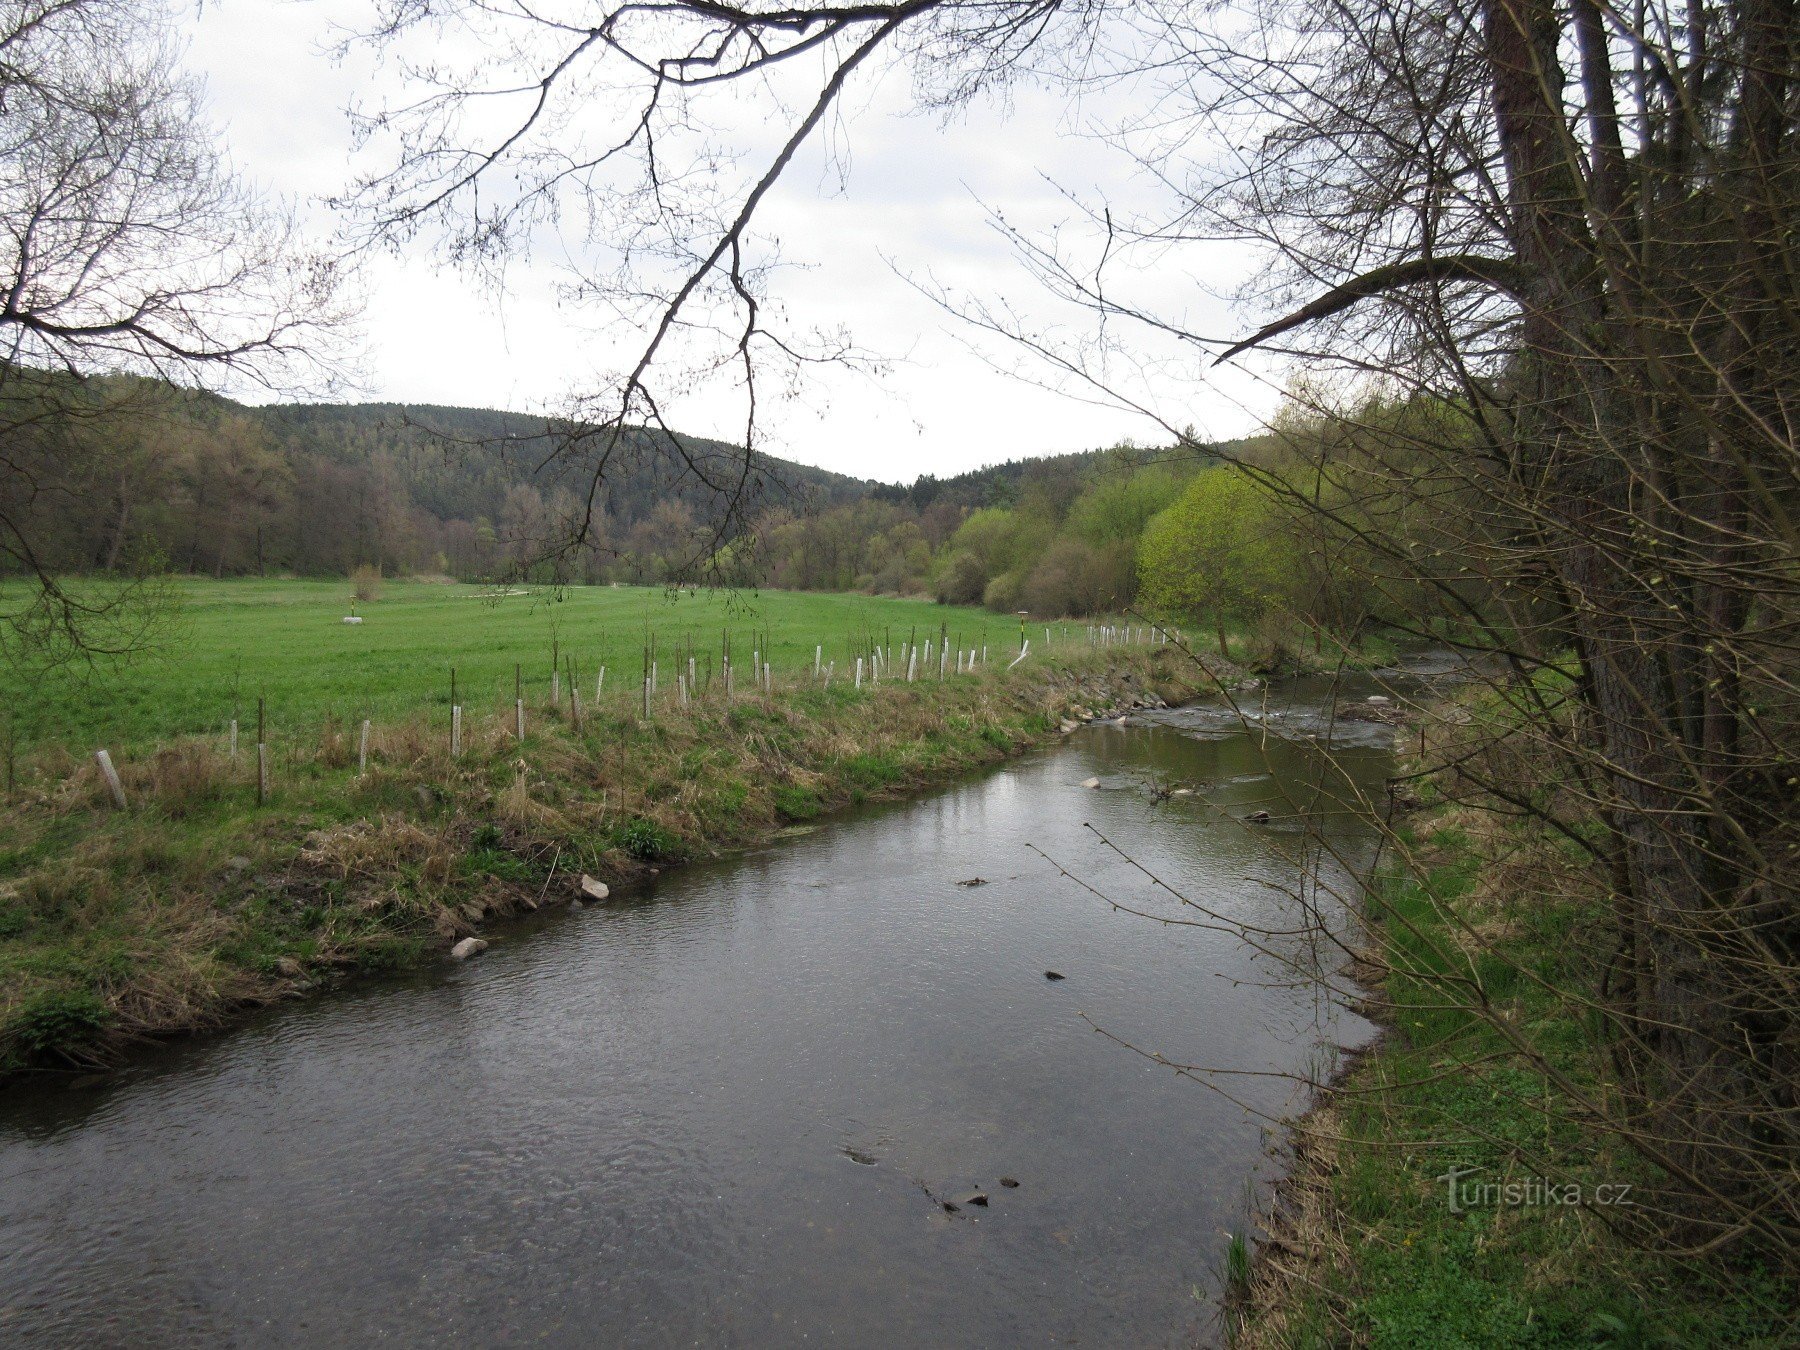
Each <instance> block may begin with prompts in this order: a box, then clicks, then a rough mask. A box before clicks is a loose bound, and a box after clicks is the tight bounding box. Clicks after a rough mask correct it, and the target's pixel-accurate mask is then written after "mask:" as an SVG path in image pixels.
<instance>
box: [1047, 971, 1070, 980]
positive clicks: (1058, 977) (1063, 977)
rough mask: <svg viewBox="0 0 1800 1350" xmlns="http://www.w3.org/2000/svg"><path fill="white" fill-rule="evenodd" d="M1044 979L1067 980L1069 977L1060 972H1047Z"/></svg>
mask: <svg viewBox="0 0 1800 1350" xmlns="http://www.w3.org/2000/svg"><path fill="white" fill-rule="evenodd" d="M1044 978H1045V979H1046V980H1066V979H1068V978H1069V977H1068V976H1067V975H1065V974H1063V973H1062V972H1061V971H1060V970H1046V971H1045V972H1044Z"/></svg>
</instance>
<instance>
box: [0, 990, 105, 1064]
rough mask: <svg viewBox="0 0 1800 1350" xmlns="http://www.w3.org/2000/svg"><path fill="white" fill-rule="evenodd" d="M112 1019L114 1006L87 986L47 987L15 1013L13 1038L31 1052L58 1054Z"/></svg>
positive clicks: (34, 1054)
mask: <svg viewBox="0 0 1800 1350" xmlns="http://www.w3.org/2000/svg"><path fill="white" fill-rule="evenodd" d="M110 1021H112V1009H111V1008H108V1007H107V1006H106V1004H105V1003H104V1002H103V1001H102V1000H101V999H100V997H99V996H98V995H97V994H93V993H90V992H89V991H87V990H85V989H57V990H47V991H45V992H44V993H41V994H34V995H33V996H32V997H30V998H28V999H26V1000H25V1002H24V1004H23V1005H22V1006H21V1007H20V1009H19V1011H18V1012H17V1013H15V1014H14V1015H13V1019H12V1026H11V1027H10V1028H8V1030H9V1031H10V1032H11V1033H12V1034H11V1036H10V1038H9V1039H11V1040H12V1041H14V1042H15V1043H16V1044H17V1045H19V1046H20V1047H21V1048H23V1049H24V1050H25V1052H26V1053H27V1054H28V1055H32V1056H36V1055H54V1054H58V1053H62V1052H66V1051H69V1050H73V1049H75V1048H76V1047H77V1046H79V1045H80V1044H82V1043H83V1042H85V1041H89V1040H92V1039H93V1037H94V1035H95V1033H96V1032H98V1031H100V1030H102V1029H103V1028H104V1027H105V1026H106V1024H107V1023H108V1022H110Z"/></svg>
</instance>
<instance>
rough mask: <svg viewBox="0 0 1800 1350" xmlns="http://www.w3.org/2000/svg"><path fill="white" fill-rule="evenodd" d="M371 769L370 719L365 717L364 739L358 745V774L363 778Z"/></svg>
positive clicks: (363, 726) (363, 725)
mask: <svg viewBox="0 0 1800 1350" xmlns="http://www.w3.org/2000/svg"><path fill="white" fill-rule="evenodd" d="M368 771H369V719H368V718H366V717H365V718H363V724H362V741H361V743H360V744H358V746H357V747H356V776H357V777H358V778H361V777H362V776H363V775H364V774H366V773H368Z"/></svg>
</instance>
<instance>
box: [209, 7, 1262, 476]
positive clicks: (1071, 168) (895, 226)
mask: <svg viewBox="0 0 1800 1350" xmlns="http://www.w3.org/2000/svg"><path fill="white" fill-rule="evenodd" d="M333 13H336V14H339V15H354V14H355V13H356V10H355V9H354V8H350V7H348V6H346V5H345V4H344V0H312V2H310V3H294V2H292V0H207V3H205V4H204V6H203V7H202V8H201V9H199V10H198V11H197V12H194V13H191V14H189V15H188V17H187V18H186V19H185V20H184V28H185V30H186V34H187V38H188V42H189V64H190V66H191V67H192V68H193V69H194V70H195V71H196V72H198V73H199V74H200V75H201V76H202V77H203V78H204V80H205V81H206V85H207V89H208V95H209V102H210V106H211V109H212V112H213V114H214V117H215V119H216V121H217V122H218V124H219V126H220V130H221V134H222V135H223V137H224V139H225V141H226V144H227V146H228V147H229V149H230V152H231V155H232V158H233V160H234V162H235V163H236V165H237V167H238V169H239V170H240V171H241V172H243V173H244V174H246V175H247V176H249V177H250V178H252V179H253V180H255V181H256V182H258V183H260V184H262V185H264V186H265V187H267V188H269V189H272V190H274V191H275V192H278V193H280V194H282V195H284V196H287V197H289V198H292V199H294V200H295V201H297V202H299V203H302V204H303V205H305V207H306V210H307V213H308V218H309V220H310V221H312V222H313V223H314V224H315V225H317V227H318V228H319V229H320V230H321V231H323V230H325V229H328V228H329V227H330V224H331V219H330V216H329V214H328V213H327V212H326V211H325V210H324V209H323V208H322V207H319V206H317V205H316V204H315V203H316V199H317V198H318V197H319V196H321V195H322V194H326V193H330V192H333V191H335V190H338V189H340V188H341V187H342V186H343V185H344V183H345V180H346V178H347V176H348V174H349V172H350V164H351V162H352V146H351V136H350V130H349V125H348V122H347V119H346V117H345V113H344V109H345V107H346V105H347V104H348V103H349V102H350V101H351V99H352V98H354V97H356V96H358V95H361V96H363V97H365V98H367V97H368V96H369V95H370V94H371V93H372V92H373V93H379V92H380V91H381V87H382V82H383V81H384V80H385V79H387V78H389V77H388V76H386V75H384V74H383V73H382V72H381V71H380V70H379V69H378V68H376V67H374V66H373V65H372V64H370V63H368V62H366V61H364V60H360V59H354V58H353V59H352V60H351V61H349V62H348V63H342V64H340V63H338V62H335V61H333V60H332V59H331V58H330V57H328V56H327V55H326V44H327V40H328V35H329V23H330V19H331V16H332V14H333ZM905 93H906V91H905V88H904V86H903V82H902V81H901V80H899V79H896V78H889V79H887V80H885V81H881V82H877V81H874V80H868V81H864V83H863V84H862V85H861V86H860V87H858V88H857V89H855V91H854V96H853V98H852V99H851V100H850V101H849V103H848V104H847V116H846V118H845V119H844V122H843V124H842V125H841V127H839V128H838V129H837V130H836V131H835V132H834V133H833V135H832V137H831V142H830V145H829V146H825V145H819V146H815V147H812V150H811V153H809V155H807V156H806V157H804V158H803V159H802V160H797V161H796V162H795V164H794V165H793V167H792V168H791V170H790V172H789V175H788V177H787V178H786V179H785V180H784V183H783V186H782V187H781V188H780V189H779V190H778V192H777V194H776V195H775V196H774V197H773V198H771V200H770V202H769V204H768V209H767V210H766V212H765V215H764V217H763V222H762V223H763V228H764V229H765V230H768V231H770V232H772V233H775V234H778V235H779V236H780V238H781V240H782V248H783V252H784V255H785V256H786V257H787V258H788V259H789V260H790V261H792V262H794V263H796V264H802V266H798V267H795V268H792V269H790V270H787V271H784V272H783V273H781V274H779V276H778V277H777V279H776V280H775V282H774V283H773V291H774V295H775V298H777V299H779V300H780V301H782V302H783V303H785V305H786V306H787V307H788V310H789V312H790V313H792V314H794V315H796V316H798V317H800V318H803V319H804V320H806V321H809V322H811V323H813V324H816V325H817V326H820V327H826V328H829V327H833V326H836V325H839V324H842V325H844V326H846V327H847V328H848V329H849V330H850V332H851V333H852V334H853V335H854V337H855V338H856V339H857V340H858V341H859V342H860V343H861V344H862V345H863V346H865V347H867V348H871V349H873V350H874V351H876V352H878V353H880V354H882V355H885V356H888V357H891V358H894V360H895V363H896V364H895V365H894V367H893V369H892V372H891V373H890V374H887V375H885V376H882V377H880V378H878V379H870V378H867V377H860V376H851V375H847V374H832V375H827V376H825V377H823V378H822V379H821V380H820V381H818V382H817V383H816V384H815V385H814V386H812V387H810V388H809V389H808V390H807V392H806V395H805V397H804V398H803V399H802V400H801V402H799V403H797V404H788V405H785V406H783V407H782V408H780V409H779V411H778V412H777V413H776V414H775V416H774V417H773V418H772V419H770V422H769V424H768V426H767V428H766V430H767V433H768V435H769V439H768V441H767V442H766V446H765V448H768V449H770V450H772V451H774V452H775V453H780V454H785V455H787V456H789V457H791V458H794V459H797V460H800V461H802V462H805V463H808V464H815V465H820V466H822V467H826V468H831V469H835V470H838V471H840V472H844V473H851V474H855V475H857V476H862V477H873V478H882V479H888V480H895V481H910V480H911V479H912V478H914V477H915V476H917V475H918V474H920V473H936V474H940V475H941V474H947V473H956V472H959V471H962V470H964V469H969V468H973V467H976V466H977V465H980V464H984V463H992V462H995V461H998V460H1002V459H1009V458H1015V457H1019V456H1030V455H1038V454H1046V453H1055V452H1059V451H1065V450H1081V449H1091V448H1094V447H1097V446H1104V445H1109V444H1112V443H1115V442H1116V441H1118V440H1120V439H1122V438H1128V437H1129V438H1133V439H1136V440H1138V441H1140V442H1144V443H1152V444H1154V443H1158V442H1160V441H1161V440H1163V439H1165V438H1164V437H1163V435H1162V433H1161V432H1159V431H1158V429H1157V428H1156V427H1155V426H1154V425H1153V424H1152V423H1150V422H1148V421H1146V420H1145V419H1143V418H1141V417H1136V416H1133V415H1131V414H1129V413H1126V412H1122V411H1119V410H1116V409H1108V408H1102V407H1096V406H1092V405H1091V404H1088V403H1084V402H1082V401H1079V400H1076V399H1072V398H1069V397H1065V396H1061V395H1058V394H1054V393H1050V392H1047V391H1045V390H1042V389H1039V388H1036V387H1033V386H1032V385H1031V384H1030V383H1027V382H1025V381H1023V380H1021V379H1019V378H1017V377H1016V376H1014V375H1009V374H1004V373H1001V372H1000V371H998V370H996V369H994V368H993V365H992V364H991V363H990V361H984V360H983V359H982V358H981V356H980V355H978V354H976V352H972V351H971V350H970V344H971V342H973V343H974V344H975V346H976V347H977V349H978V350H980V351H985V352H987V353H988V354H989V356H990V357H991V358H992V360H994V361H998V362H1000V363H1001V364H1010V363H1012V362H1014V360H1015V357H1016V353H1015V352H1013V351H1012V350H1010V349H1008V348H1007V347H1006V346H1005V344H998V343H996V342H994V341H993V340H991V339H990V340H988V341H986V342H982V341H981V340H980V339H979V336H978V335H977V334H975V333H974V332H973V331H972V330H970V329H969V328H967V327H966V326H965V325H962V324H960V323H959V322H958V321H957V320H956V319H954V318H953V317H951V316H949V315H946V314H945V313H944V312H943V311H942V310H941V309H939V308H938V307H936V306H935V305H933V304H932V303H931V302H930V301H928V300H927V299H925V298H924V297H923V296H921V295H920V294H919V293H918V292H917V290H915V289H914V287H912V286H911V285H909V284H908V283H907V281H906V280H905V279H904V275H902V274H912V275H914V276H923V275H925V274H926V273H929V274H930V275H932V276H933V277H935V278H937V279H938V280H939V281H941V282H943V283H945V284H946V285H948V286H950V287H952V288H954V289H956V290H958V291H960V292H963V293H966V294H970V295H975V296H980V297H982V298H984V299H987V300H990V301H1002V302H1004V303H1007V304H1010V305H1012V306H1013V307H1014V308H1015V309H1016V311H1017V312H1019V313H1021V314H1022V315H1024V316H1025V318H1026V320H1027V322H1028V324H1032V325H1036V324H1042V325H1043V326H1045V327H1046V328H1049V327H1051V326H1053V325H1055V324H1057V323H1060V322H1066V321H1067V320H1068V319H1069V318H1070V317H1071V316H1069V315H1065V314H1061V313H1059V312H1057V311H1056V310H1055V309H1054V307H1052V306H1051V305H1050V304H1049V302H1048V301H1047V300H1046V299H1045V298H1044V297H1043V295H1042V293H1041V291H1040V289H1039V288H1038V286H1037V285H1036V283H1035V282H1034V281H1033V280H1032V279H1031V278H1029V277H1028V276H1026V275H1025V274H1024V273H1023V272H1022V271H1021V270H1020V268H1019V267H1018V265H1017V263H1016V262H1015V260H1014V258H1013V255H1012V253H1011V250H1010V249H1009V247H1008V245H1007V244H1006V243H1005V241H1004V240H1002V239H1001V238H1000V237H999V236H998V235H997V234H996V233H995V231H994V230H993V229H992V227H991V225H990V223H989V220H988V215H987V212H986V210H985V209H984V203H986V204H988V205H992V206H996V207H1000V208H1002V209H1003V210H1004V211H1005V214H1006V217H1007V219H1008V220H1009V221H1010V222H1012V223H1014V224H1019V225H1024V226H1026V227H1028V228H1049V227H1051V226H1054V225H1055V224H1057V223H1058V221H1059V220H1061V219H1062V218H1063V217H1064V216H1066V215H1067V213H1068V208H1067V206H1066V203H1065V202H1064V201H1063V199H1062V198H1061V196H1060V195H1059V194H1058V193H1057V191H1056V190H1055V189H1054V188H1053V187H1052V186H1051V185H1050V183H1049V182H1046V179H1048V180H1052V181H1054V182H1055V183H1057V184H1062V185H1067V186H1069V187H1071V188H1073V189H1075V190H1077V191H1078V192H1080V193H1082V194H1083V195H1085V196H1088V197H1094V196H1096V195H1099V196H1104V197H1106V198H1107V199H1109V200H1113V201H1117V202H1121V203H1124V202H1128V201H1131V200H1132V199H1133V198H1134V196H1137V195H1141V194H1143V193H1145V192H1147V191H1149V188H1148V186H1147V185H1146V184H1144V183H1143V182H1142V181H1141V179H1139V178H1136V177H1134V175H1133V173H1132V166H1131V165H1130V164H1129V162H1128V161H1127V160H1126V159H1125V157H1124V156H1123V155H1121V154H1119V153H1118V152H1116V151H1114V150H1112V149H1111V148H1109V147H1108V146H1107V145H1105V144H1104V143H1102V142H1101V141H1100V140H1099V139H1097V138H1095V137H1093V136H1090V135H1085V134H1083V133H1084V132H1085V131H1086V130H1087V129H1088V128H1089V127H1090V126H1092V125H1094V124H1096V123H1103V122H1106V121H1108V120H1110V117H1111V115H1113V114H1114V113H1116V112H1117V109H1116V108H1108V107H1107V106H1105V103H1104V100H1100V101H1098V102H1095V101H1090V103H1089V104H1087V105H1084V106H1083V107H1081V108H1080V109H1078V110H1075V111H1073V112H1071V110H1070V109H1069V106H1068V104H1067V102H1066V100H1062V99H1059V98H1056V97H1053V96H1051V95H1049V94H1045V93H1039V92H1033V91H1021V92H1019V93H1018V94H1017V95H1016V96H1015V97H1014V99H1013V101H1012V105H1011V106H1010V107H1008V108H996V107H991V106H981V107H977V108H974V109H971V110H969V111H968V112H967V113H965V114H963V115H961V116H959V117H958V118H957V119H956V120H955V121H953V122H951V123H948V124H945V123H944V122H942V121H941V120H939V119H936V118H930V117H922V116H917V115H913V114H910V113H907V112H906V111H905ZM828 152H829V153H828ZM840 161H841V162H843V163H847V164H848V166H849V173H848V176H847V179H845V178H843V177H842V176H841V175H840V174H838V173H836V172H833V171H832V167H831V166H832V164H833V163H836V162H840ZM1244 265H1245V264H1244V261H1243V260H1242V259H1241V258H1239V257H1237V256H1235V255H1233V254H1232V253H1231V252H1230V251H1229V250H1224V249H1219V250H1214V251H1211V252H1207V251H1199V252H1195V251H1193V250H1189V251H1188V252H1187V253H1185V254H1184V255H1183V256H1182V257H1181V258H1180V259H1179V261H1178V262H1177V261H1172V260H1169V259H1160V260H1157V262H1156V264H1155V265H1154V266H1146V267H1145V268H1143V269H1142V270H1141V271H1140V272H1139V273H1138V274H1136V275H1135V276H1132V277H1128V278H1127V280H1128V281H1129V282H1134V283H1136V284H1137V285H1139V286H1141V287H1142V288H1143V290H1144V292H1145V293H1146V294H1148V295H1153V296H1155V298H1157V299H1158V300H1159V301H1160V302H1162V303H1163V304H1164V305H1165V306H1166V307H1168V308H1170V309H1172V310H1173V311H1174V312H1176V313H1178V314H1180V315H1182V316H1183V317H1184V318H1185V319H1186V321H1187V322H1188V323H1189V324H1190V325H1191V326H1192V327H1193V328H1195V329H1197V330H1198V331H1202V332H1205V333H1208V334H1218V335H1224V334H1227V333H1230V332H1234V331H1237V330H1239V329H1240V328H1241V327H1242V326H1243V321H1242V319H1241V318H1240V317H1239V316H1236V315H1234V314H1232V313H1231V312H1230V310H1229V307H1228V306H1227V305H1225V304H1224V303H1223V302H1222V301H1220V300H1218V299H1217V298H1215V293H1216V292H1217V291H1220V290H1225V289H1228V288H1229V287H1230V286H1231V285H1232V284H1233V283H1234V282H1235V280H1236V277H1235V276H1234V275H1233V272H1234V270H1236V269H1241V268H1242V267H1243V266H1244ZM557 268H558V260H557V259H556V258H554V257H549V258H534V259H530V260H527V261H525V262H524V263H522V264H521V265H517V266H514V267H513V268H512V270H511V271H510V273H509V276H508V280H507V284H506V287H505V294H503V295H502V294H496V293H493V292H492V290H491V289H490V288H487V287H484V286H482V285H480V284H478V283H476V282H474V281H473V280H472V279H470V278H469V277H466V276H463V275H460V274H458V273H457V272H455V271H453V270H449V269H446V268H443V267H441V266H438V265H437V264H435V263H434V261H433V260H432V258H431V257H430V256H429V254H428V252H427V251H426V249H425V248H424V247H423V246H420V247H419V248H418V249H417V250H415V251H414V252H412V253H409V254H407V255H404V256H401V257H397V258H381V259H378V260H375V261H374V262H372V263H371V264H370V265H369V267H368V275H367V305H366V311H365V318H364V324H363V332H364V341H363V343H362V344H361V346H360V348H359V355H358V358H357V360H356V363H355V369H354V375H355V379H356V388H354V389H353V390H351V391H348V393H347V394H346V395H345V396H346V397H349V398H351V399H355V400H393V401H405V402H417V403H445V404H469V405H481V406H489V407H499V408H512V409H519V410H526V411H530V410H537V409H542V408H546V407H553V406H555V404H556V403H557V402H558V401H559V400H560V399H561V398H562V397H564V396H565V395H566V394H567V393H568V391H569V390H570V389H571V387H579V386H580V384H581V383H582V382H583V381H584V379H586V380H588V381H589V382H590V383H591V377H592V374H593V372H594V370H595V369H596V368H597V367H599V366H600V365H602V364H604V359H605V353H606V351H607V350H608V348H607V338H606V336H605V335H604V334H603V333H600V332H596V325H597V324H598V322H599V316H597V315H595V314H592V313H582V312H579V311H576V312H571V311H570V310H568V309H566V308H564V307H562V306H561V305H559V303H558V301H557V298H556V296H555V293H554V283H555V281H556V279H557V277H558V271H557ZM612 336H614V337H617V336H618V335H617V334H614V335H612ZM1199 370H1200V363H1199V362H1198V361H1184V362H1180V363H1178V368H1176V369H1172V370H1166V371H1164V372H1162V373H1161V374H1159V377H1158V378H1157V380H1156V381H1155V382H1154V384H1153V386H1152V388H1151V393H1152V395H1153V396H1154V397H1155V398H1156V399H1157V401H1158V403H1159V405H1160V406H1161V409H1162V411H1163V414H1164V415H1165V416H1166V417H1167V418H1168V420H1169V421H1170V422H1171V423H1173V424H1175V425H1184V424H1191V425H1193V426H1194V427H1195V428H1196V429H1197V430H1198V431H1199V432H1200V434H1201V435H1202V436H1204V437H1227V436H1233V435H1238V434H1241V433H1243V432H1244V431H1245V430H1247V429H1249V428H1250V427H1251V426H1252V425H1253V424H1254V423H1255V421H1256V420H1257V418H1258V417H1259V416H1260V415H1263V414H1265V413H1266V412H1267V410H1268V407H1269V404H1270V399H1269V396H1268V393H1267V390H1266V389H1265V388H1263V387H1262V386H1261V385H1260V384H1259V383H1258V382H1256V381H1255V380H1254V379H1252V378H1251V377H1250V376H1248V375H1246V374H1244V373H1241V372H1238V371H1235V370H1226V371H1224V372H1223V373H1222V375H1220V374H1215V373H1208V374H1207V375H1206V376H1205V377H1204V378H1203V379H1202V378H1199V377H1198V372H1199ZM740 409H741V404H740V403H739V402H738V401H737V399H736V398H735V396H734V395H733V394H732V392H731V391H729V390H727V389H718V390H716V391H708V390H703V391H701V392H699V393H697V394H696V395H694V396H692V397H689V398H688V399H687V400H685V401H684V402H683V403H682V404H681V405H680V406H679V407H678V408H677V409H676V410H675V411H674V413H672V414H671V421H673V422H674V423H675V424H676V425H677V426H678V428H679V429H681V430H685V431H690V432H695V433H700V434H709V435H716V436H720V437H722V438H725V439H730V440H737V439H739V438H740V436H739V434H738V433H737V428H738V427H740V426H741V416H742V414H741V411H740Z"/></svg>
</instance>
